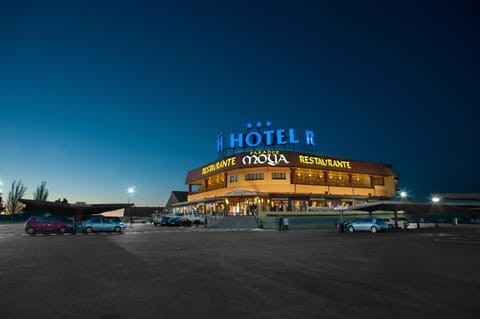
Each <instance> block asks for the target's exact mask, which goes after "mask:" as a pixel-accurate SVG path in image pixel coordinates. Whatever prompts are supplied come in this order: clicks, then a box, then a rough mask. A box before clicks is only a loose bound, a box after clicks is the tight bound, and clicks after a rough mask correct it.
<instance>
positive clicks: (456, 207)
mask: <svg viewBox="0 0 480 319" xmlns="http://www.w3.org/2000/svg"><path fill="white" fill-rule="evenodd" d="M337 209H343V210H358V211H366V212H374V211H381V210H383V211H404V212H407V213H409V214H413V215H417V216H428V215H434V214H442V213H452V214H456V213H469V212H470V213H474V212H480V203H471V202H461V203H460V202H456V203H433V202H412V201H379V202H372V203H367V204H362V205H356V206H351V207H342V208H337Z"/></svg>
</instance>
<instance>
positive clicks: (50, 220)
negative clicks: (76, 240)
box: [23, 216, 75, 234]
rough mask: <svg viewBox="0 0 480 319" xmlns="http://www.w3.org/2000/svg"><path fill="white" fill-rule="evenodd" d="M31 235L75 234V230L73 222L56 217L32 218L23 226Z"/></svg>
mask: <svg viewBox="0 0 480 319" xmlns="http://www.w3.org/2000/svg"><path fill="white" fill-rule="evenodd" d="M23 229H24V230H25V231H26V232H27V233H29V234H35V233H60V234H63V233H73V232H74V231H75V228H74V226H73V222H72V221H70V220H68V219H63V218H60V217H54V216H39V217H30V218H29V219H28V220H27V221H26V222H25V225H24V226H23Z"/></svg>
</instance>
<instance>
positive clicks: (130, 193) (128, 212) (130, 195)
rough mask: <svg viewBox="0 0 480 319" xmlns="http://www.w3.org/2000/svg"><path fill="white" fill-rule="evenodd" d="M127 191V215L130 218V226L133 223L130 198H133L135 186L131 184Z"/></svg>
mask: <svg viewBox="0 0 480 319" xmlns="http://www.w3.org/2000/svg"><path fill="white" fill-rule="evenodd" d="M127 193H128V207H127V209H128V211H127V217H128V219H129V220H130V226H131V225H132V217H131V216H130V200H131V198H132V195H133V193H135V187H133V186H130V187H129V188H128V189H127Z"/></svg>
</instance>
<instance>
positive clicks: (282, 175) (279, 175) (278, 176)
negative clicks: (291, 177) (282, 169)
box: [272, 173, 287, 179]
mask: <svg viewBox="0 0 480 319" xmlns="http://www.w3.org/2000/svg"><path fill="white" fill-rule="evenodd" d="M272 179H287V174H285V173H272Z"/></svg>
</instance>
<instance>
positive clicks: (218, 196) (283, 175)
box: [175, 150, 398, 215]
mask: <svg viewBox="0 0 480 319" xmlns="http://www.w3.org/2000/svg"><path fill="white" fill-rule="evenodd" d="M186 184H187V185H188V188H189V196H188V202H186V203H181V205H177V206H176V208H175V209H176V210H177V212H190V211H194V212H201V213H205V212H206V213H209V214H224V215H250V214H253V213H255V211H258V210H262V211H299V212H300V211H312V210H316V209H319V208H322V207H336V206H353V205H357V204H364V203H367V202H369V201H376V200H383V199H390V198H392V197H394V196H395V194H396V189H397V185H398V179H397V174H396V173H395V172H394V171H393V169H392V168H391V167H390V166H388V165H384V164H379V163H372V162H364V161H357V160H348V159H340V158H334V157H328V156H321V155H315V154H306V153H298V152H295V151H281V150H265V151H252V152H243V153H237V154H235V155H232V156H230V157H226V158H223V159H220V160H218V161H215V162H213V163H210V164H207V165H205V166H202V167H200V168H197V169H194V170H192V171H190V172H189V173H188V175H187V179H186Z"/></svg>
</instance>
